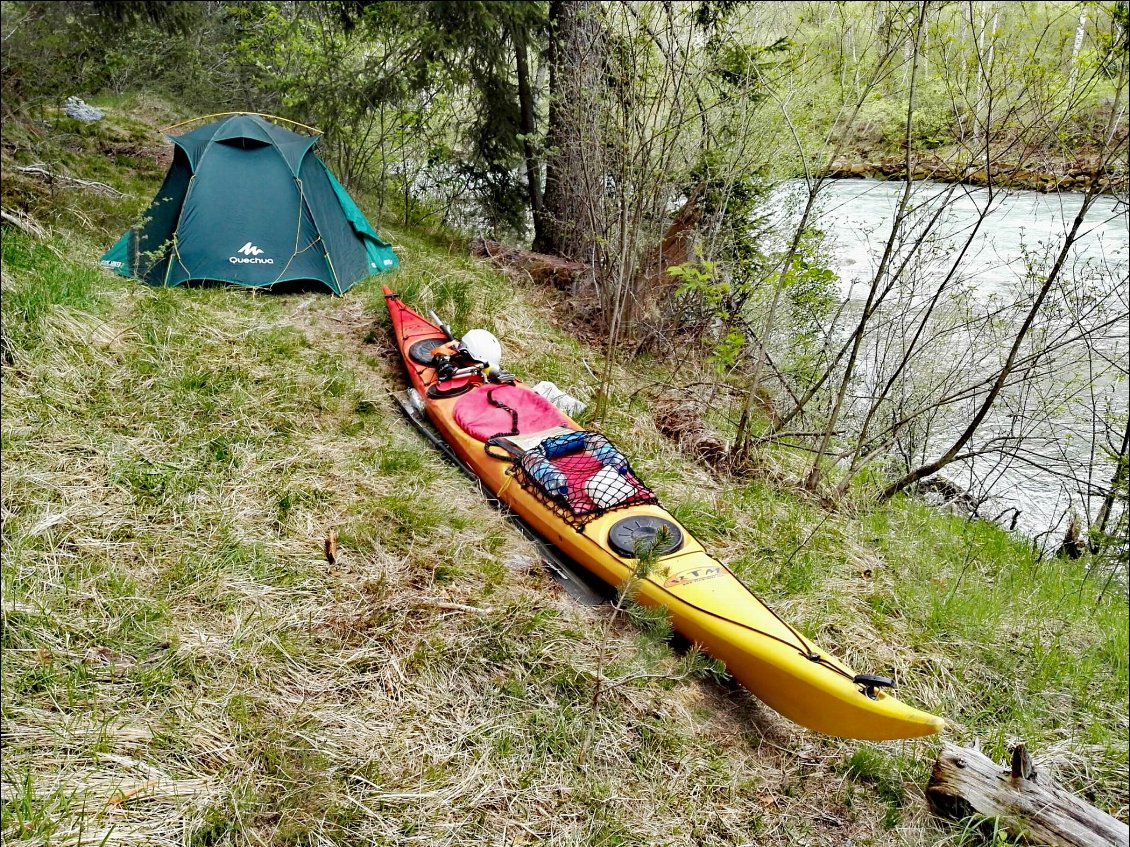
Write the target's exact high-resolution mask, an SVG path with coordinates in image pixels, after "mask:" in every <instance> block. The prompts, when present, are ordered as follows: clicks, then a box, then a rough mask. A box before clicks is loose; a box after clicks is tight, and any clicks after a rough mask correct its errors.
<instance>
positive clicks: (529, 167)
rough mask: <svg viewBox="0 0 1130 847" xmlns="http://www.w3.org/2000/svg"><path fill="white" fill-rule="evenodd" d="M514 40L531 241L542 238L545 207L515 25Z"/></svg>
mask: <svg viewBox="0 0 1130 847" xmlns="http://www.w3.org/2000/svg"><path fill="white" fill-rule="evenodd" d="M510 37H511V39H512V40H513V42H514V58H515V61H516V63H517V70H518V110H519V121H520V126H521V128H522V153H523V155H524V156H525V159H526V191H527V193H528V194H529V198H530V209H531V211H532V212H533V215H534V242H535V243H538V242H539V241H541V240H542V238H541V236H540V235H539V230H540V229H543V228H544V227H545V207H544V202H543V201H544V198H543V192H542V187H541V163H540V162H539V161H538V157H537V150H536V146H535V144H534V133H535V132H536V131H537V124H536V111H535V107H534V92H533V88H532V86H531V85H530V62H529V57H528V54H527V50H526V36H525V33H524V32H521V31H519V28H518V27H514V29H513V30H512V31H511V33H510Z"/></svg>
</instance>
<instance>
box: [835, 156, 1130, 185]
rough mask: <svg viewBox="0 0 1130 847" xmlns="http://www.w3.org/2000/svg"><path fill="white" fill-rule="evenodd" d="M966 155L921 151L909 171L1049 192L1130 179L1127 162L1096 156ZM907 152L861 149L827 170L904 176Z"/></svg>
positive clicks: (839, 175) (843, 173)
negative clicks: (996, 158) (979, 161)
mask: <svg viewBox="0 0 1130 847" xmlns="http://www.w3.org/2000/svg"><path fill="white" fill-rule="evenodd" d="M967 161H968V159H967V158H965V159H961V160H958V159H957V158H956V157H947V156H943V155H938V154H921V155H918V156H916V157H914V160H913V162H912V165H911V168H910V170H909V173H910V174H911V175H912V177H913V178H914V179H916V180H921V179H929V180H934V181H936V182H960V183H966V184H969V185H976V186H986V185H989V184H990V182H991V184H992V185H994V186H996V187H998V188H1013V189H1026V190H1030V191H1040V192H1043V193H1048V192H1053V191H1086V190H1088V189H1089V188H1091V187H1092V186H1095V185H1097V186H1098V188H1099V190H1100V191H1101V192H1103V193H1111V194H1118V193H1125V192H1126V190H1127V187H1128V184H1130V172H1128V169H1127V165H1126V163H1125V162H1121V161H1118V162H1113V163H1111V164H1110V165H1108V166H1107V167H1105V168H1100V167H1099V159H1098V157H1097V156H1094V155H1082V156H1078V157H1076V158H1072V159H1067V158H1062V157H1060V158H1048V159H1045V160H1044V161H1042V162H1041V163H1039V164H1036V163H1033V162H1032V161H1029V162H1026V163H1021V162H1017V161H1012V162H1009V161H1007V160H1006V161H1000V162H994V164H993V166H992V167H990V168H988V169H986V168H985V167H984V165H969V164H967ZM907 174H908V170H907V161H906V156H905V155H898V156H896V155H882V154H877V153H868V154H864V153H860V154H857V155H855V156H847V157H844V158H840V159H837V160H835V161H834V162H832V164H831V166H830V168H829V169H828V175H829V176H831V177H833V178H837V179H844V178H856V179H896V180H903V179H906V178H907Z"/></svg>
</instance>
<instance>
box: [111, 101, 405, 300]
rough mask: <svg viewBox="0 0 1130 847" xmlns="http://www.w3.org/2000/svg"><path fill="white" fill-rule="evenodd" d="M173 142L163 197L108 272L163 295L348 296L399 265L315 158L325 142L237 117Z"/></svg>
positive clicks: (115, 251)
mask: <svg viewBox="0 0 1130 847" xmlns="http://www.w3.org/2000/svg"><path fill="white" fill-rule="evenodd" d="M169 138H170V139H171V140H172V142H173V144H174V145H175V147H174V151H173V164H172V166H171V167H170V168H169V172H168V174H166V176H165V182H164V184H163V185H162V186H161V190H160V191H158V192H157V196H156V197H155V198H154V199H153V203H152V204H151V205H150V206H149V209H148V211H147V212H146V213H145V216H144V218H143V220H142V223H140V224H139V225H137V226H135V227H133V228H131V229H129V230H127V231H126V233H125V234H124V235H123V236H122V237H121V238H120V239H118V242H117V243H116V244H115V245H114V246H113V247H111V248H110V249H109V250H108V251H107V252H106V255H104V256H103V257H102V265H103V266H104V267H107V268H110V269H111V270H113V271H115V272H116V273H119V274H121V275H122V276H126V277H135V278H137V279H139V280H141V281H142V282H144V283H146V284H148V285H153V286H158V287H172V286H176V285H180V284H181V283H182V282H188V281H190V280H213V281H218V282H230V283H233V284H235V285H246V286H251V287H255V288H262V287H266V286H271V285H275V284H276V283H281V282H319V283H322V284H323V285H325V286H326V287H327V288H329V289H330V290H331V291H333V292H334V293H335V294H343V293H344V292H346V291H348V290H349V289H350V288H351V287H352V286H353V285H354V283H356V282H358V281H359V280H361V279H364V278H365V277H367V276H369V275H371V274H376V273H381V272H382V271H388V270H392V269H393V268H396V267H397V266H398V265H399V261H398V260H397V258H396V254H395V253H393V251H392V247H391V246H390V245H389V244H388V242H386V241H384V240H383V239H381V237H380V236H379V235H377V233H376V232H375V231H374V230H373V228H372V227H371V226H370V225H369V222H368V221H367V220H365V216H364V215H363V214H362V213H361V210H360V209H358V208H357V204H356V203H354V202H353V200H352V199H351V198H350V196H349V194H347V193H346V191H345V189H344V188H343V187H342V186H341V184H340V183H339V182H338V181H337V180H336V179H334V176H333V174H331V173H330V172H329V169H328V168H327V167H326V166H325V164H323V162H322V160H321V159H319V158H318V157H317V156H316V155H315V154H314V153H313V152H312V151H311V148H312V147H313V146H314V144H315V142H316V141H317V138H316V137H314V136H310V135H300V134H298V133H295V132H291V131H290V130H289V129H285V128H283V127H281V126H278V125H277V124H273V123H270V122H269V121H265V120H263V118H261V117H259V116H258V115H251V114H236V115H231V116H228V117H225V118H222V119H220V120H218V121H215V122H214V123H210V124H206V125H204V126H201V127H199V128H197V129H194V130H192V131H191V132H187V133H185V134H184V135H180V136H175V137H174V136H169Z"/></svg>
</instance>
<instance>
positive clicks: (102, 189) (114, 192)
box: [13, 164, 127, 197]
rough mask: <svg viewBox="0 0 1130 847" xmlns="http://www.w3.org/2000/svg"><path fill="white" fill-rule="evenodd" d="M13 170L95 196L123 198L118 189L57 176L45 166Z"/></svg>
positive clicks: (84, 180) (24, 166)
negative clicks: (69, 186)
mask: <svg viewBox="0 0 1130 847" xmlns="http://www.w3.org/2000/svg"><path fill="white" fill-rule="evenodd" d="M13 170H16V171H19V172H20V173H22V174H35V175H36V176H42V177H45V178H47V179H48V180H49V181H51V182H60V183H62V184H63V185H73V186H75V187H76V188H85V189H87V190H88V191H93V192H94V193H95V194H105V195H107V196H109V197H125V196H127V195H125V194H123V193H122V192H121V191H118V189H116V188H114V187H113V186H110V185H107V184H106V183H104V182H97V181H95V180H93V179H79V178H78V177H75V176H67V175H66V174H58V173H55V172H54V171H52V170H49V169H48V168H47V166H46V165H42V164H37V165H17V166H16V167H15V168H14V169H13Z"/></svg>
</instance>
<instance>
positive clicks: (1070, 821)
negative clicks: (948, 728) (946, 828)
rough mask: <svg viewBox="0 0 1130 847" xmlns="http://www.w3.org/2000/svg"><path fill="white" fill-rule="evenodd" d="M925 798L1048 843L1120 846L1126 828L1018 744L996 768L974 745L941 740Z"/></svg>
mask: <svg viewBox="0 0 1130 847" xmlns="http://www.w3.org/2000/svg"><path fill="white" fill-rule="evenodd" d="M926 799H927V800H928V801H929V802H930V806H931V807H932V808H933V810H934V811H935V813H937V814H939V815H941V816H943V817H947V818H953V819H958V820H960V819H962V818H969V817H974V816H980V817H984V818H995V819H996V820H997V821H998V822H999V823H1000V826H1001V827H1002V828H1003V829H1004V830H1006V831H1007V832H1008V834H1009V835H1010V836H1012V837H1014V838H1020V839H1023V840H1024V841H1026V842H1027V843H1029V844H1043V845H1048V847H1126V845H1130V828H1127V826H1126V824H1124V823H1122V821H1120V820H1118V819H1116V818H1114V817H1111V816H1110V815H1108V814H1107V813H1106V812H1103V811H1101V810H1099V809H1096V808H1095V807H1094V806H1091V805H1089V804H1088V803H1086V802H1084V801H1083V800H1081V799H1080V798H1079V797H1076V796H1075V795H1074V794H1071V793H1070V792H1068V791H1066V790H1065V789H1063V788H1061V787H1060V786H1058V785H1056V784H1055V783H1054V782H1052V781H1051V780H1050V779H1049V778H1048V777H1047V776H1046V775H1044V774H1042V773H1040V772H1039V771H1038V770H1037V768H1036V766H1035V764H1034V763H1033V761H1032V759H1031V757H1030V756H1029V755H1028V751H1027V750H1026V749H1025V748H1024V745H1023V744H1019V745H1017V746H1016V748H1015V749H1014V750H1013V751H1012V762H1011V763H1010V767H1007V768H1002V767H1000V766H999V765H998V764H997V763H996V762H994V761H993V760H992V759H989V758H988V757H986V756H983V755H982V754H981V753H979V752H978V751H976V750H973V749H970V748H966V747H957V746H955V745H953V744H948V743H947V744H943V745H942V750H941V752H940V753H939V754H938V759H937V761H936V762H935V763H934V773H933V775H932V776H931V777H930V784H929V786H928V787H927V789H926Z"/></svg>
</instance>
